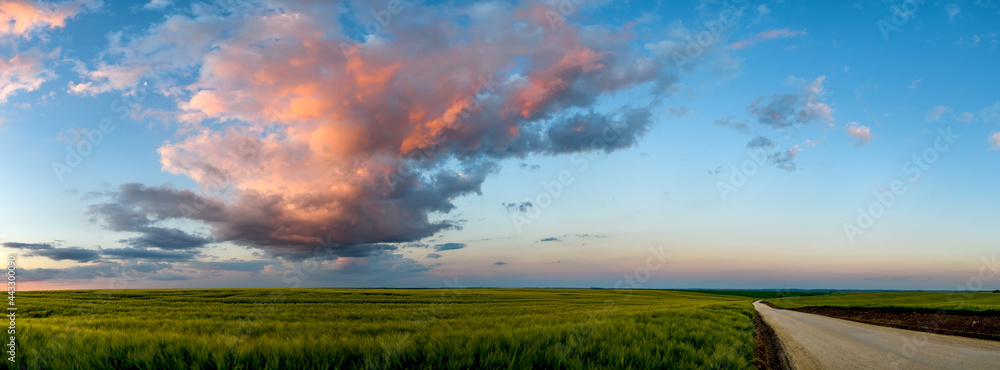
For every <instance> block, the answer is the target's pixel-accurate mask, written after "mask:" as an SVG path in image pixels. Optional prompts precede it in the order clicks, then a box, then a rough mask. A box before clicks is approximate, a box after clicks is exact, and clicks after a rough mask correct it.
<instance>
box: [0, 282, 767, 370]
mask: <svg viewBox="0 0 1000 370" xmlns="http://www.w3.org/2000/svg"><path fill="white" fill-rule="evenodd" d="M18 294H19V295H18V298H17V301H18V306H19V319H18V321H17V324H18V327H19V330H18V333H17V335H18V348H17V356H18V359H19V363H20V364H23V365H26V366H27V368H30V369H39V368H43V367H44V368H46V369H108V368H120V369H220V368H225V369H229V368H234V369H317V368H322V369H327V368H331V369H355V368H372V369H374V368H378V369H402V368H425V369H430V368H480V367H486V368H532V367H534V368H614V369H628V368H685V369H689V368H716V369H720V368H726V369H745V368H751V362H752V361H753V356H754V351H753V350H754V339H753V333H754V324H753V316H754V310H753V307H752V306H751V304H750V302H751V301H752V299H751V298H747V297H738V296H726V295H711V294H704V293H693V292H679V291H652V290H636V291H621V290H596V289H595V290H590V289H533V290H528V289H438V290H397V289H294V290H292V289H215V290H118V291H51V292H22V293H18ZM5 363H6V361H5ZM18 366H20V365H18ZM8 368H13V367H10V365H9V363H8Z"/></svg>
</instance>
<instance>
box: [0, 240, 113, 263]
mask: <svg viewBox="0 0 1000 370" xmlns="http://www.w3.org/2000/svg"><path fill="white" fill-rule="evenodd" d="M2 245H3V246H4V247H5V248H13V249H20V250H23V251H25V252H24V254H23V255H24V256H27V257H32V256H37V257H47V258H49V259H52V260H55V261H62V260H72V261H76V262H90V261H94V260H96V259H98V258H101V254H100V253H98V252H97V251H95V250H91V249H84V248H80V247H67V248H61V247H56V246H54V245H53V244H49V243H18V242H9V243H3V244H2Z"/></svg>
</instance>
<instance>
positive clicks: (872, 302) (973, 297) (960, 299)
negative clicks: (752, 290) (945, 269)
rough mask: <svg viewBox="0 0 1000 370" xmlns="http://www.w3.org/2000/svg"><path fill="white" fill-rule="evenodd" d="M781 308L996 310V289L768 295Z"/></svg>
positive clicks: (998, 304) (999, 301) (999, 299)
mask: <svg viewBox="0 0 1000 370" xmlns="http://www.w3.org/2000/svg"><path fill="white" fill-rule="evenodd" d="M767 301H768V302H771V303H773V304H774V305H775V306H778V307H781V308H801V307H847V308H855V307H865V308H872V307H878V308H903V309H923V310H941V309H943V310H953V311H978V312H982V311H1000V293H968V292H955V293H945V292H932V293H925V292H920V293H910V292H899V293H838V294H828V295H821V296H812V297H785V298H772V299H768V300H767Z"/></svg>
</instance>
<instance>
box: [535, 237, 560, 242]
mask: <svg viewBox="0 0 1000 370" xmlns="http://www.w3.org/2000/svg"><path fill="white" fill-rule="evenodd" d="M539 241H540V242H558V241H560V240H559V238H555V237H550V238H545V239H542V240H539Z"/></svg>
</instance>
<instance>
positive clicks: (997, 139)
mask: <svg viewBox="0 0 1000 370" xmlns="http://www.w3.org/2000/svg"><path fill="white" fill-rule="evenodd" d="M990 143H991V144H993V149H1000V132H996V133H993V136H990Z"/></svg>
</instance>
